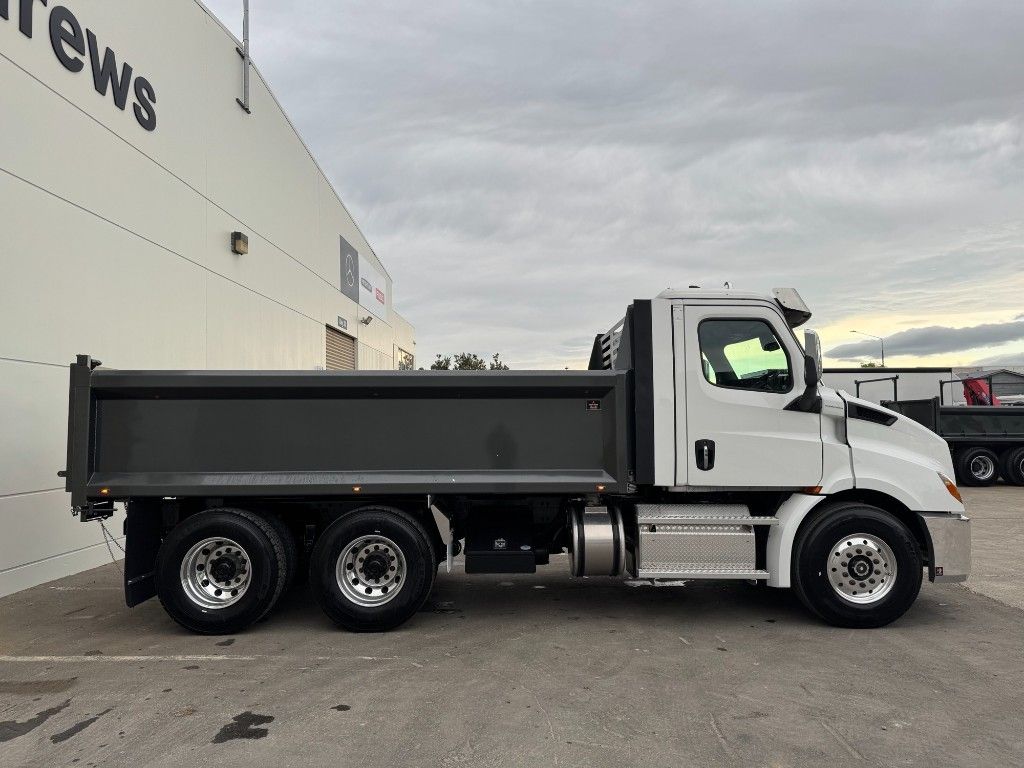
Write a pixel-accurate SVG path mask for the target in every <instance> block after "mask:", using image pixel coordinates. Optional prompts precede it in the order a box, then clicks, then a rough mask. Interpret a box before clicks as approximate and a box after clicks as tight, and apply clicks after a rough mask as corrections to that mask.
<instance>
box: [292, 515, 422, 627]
mask: <svg viewBox="0 0 1024 768" xmlns="http://www.w3.org/2000/svg"><path fill="white" fill-rule="evenodd" d="M436 571H437V565H436V558H435V557H434V552H433V548H432V547H431V545H430V539H429V537H428V536H427V533H426V531H425V530H424V529H423V526H422V525H420V523H419V522H418V521H417V520H416V519H415V518H413V517H411V516H410V515H408V514H406V513H405V512H402V511H400V510H397V509H391V508H388V507H365V508H363V509H359V510H356V511H354V512H351V513H349V514H347V515H345V516H344V517H342V518H339V519H338V520H336V521H335V522H334V523H332V524H331V525H330V527H328V528H327V530H326V531H324V533H323V535H322V536H321V537H320V539H319V540H318V541H317V543H316V546H315V547H314V548H313V556H312V558H311V562H310V566H309V584H310V587H311V588H312V591H313V597H314V598H316V601H317V603H319V604H320V607H321V608H323V610H324V613H326V614H327V615H328V617H330V618H331V620H332V621H334V622H335V623H336V624H338V625H339V626H341V627H343V628H344V629H347V630H350V631H353V632H383V631H385V630H388V629H393V628H395V627H397V626H398V625H399V624H402V623H403V622H405V621H407V620H408V619H409V618H411V617H412V616H413V615H414V614H415V613H416V611H418V610H419V609H420V607H421V606H422V605H423V602H424V601H425V600H426V599H427V595H428V594H430V589H431V587H433V585H434V575H435V573H436Z"/></svg>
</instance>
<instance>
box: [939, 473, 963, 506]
mask: <svg viewBox="0 0 1024 768" xmlns="http://www.w3.org/2000/svg"><path fill="white" fill-rule="evenodd" d="M939 477H941V478H942V482H943V484H944V485H945V486H946V490H947V491H949V495H950V496H952V497H953V498H954V499H956V500H957V501H959V502H960V503H961V504H963V503H964V500H963V497H962V496H960V489H959V488H957V487H956V483H954V482H953V481H952V480H950V479H949V478H948V477H946V476H945V475H944V474H942V473H941V472H939Z"/></svg>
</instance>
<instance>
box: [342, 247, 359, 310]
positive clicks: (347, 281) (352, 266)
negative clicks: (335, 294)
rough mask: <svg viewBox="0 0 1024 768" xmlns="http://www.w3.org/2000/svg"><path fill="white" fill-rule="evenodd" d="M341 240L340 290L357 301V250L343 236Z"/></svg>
mask: <svg viewBox="0 0 1024 768" xmlns="http://www.w3.org/2000/svg"><path fill="white" fill-rule="evenodd" d="M338 239H339V240H341V292H342V293H343V294H345V295H346V296H348V297H349V298H350V299H352V301H354V302H356V303H357V304H358V303H359V251H357V250H356V249H355V248H353V247H352V244H351V243H349V241H348V240H346V239H345V238H344V237H341V236H340V235H339V236H338Z"/></svg>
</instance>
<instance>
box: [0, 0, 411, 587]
mask: <svg viewBox="0 0 1024 768" xmlns="http://www.w3.org/2000/svg"><path fill="white" fill-rule="evenodd" d="M240 45H241V43H240V41H238V40H237V39H236V38H235V37H234V36H233V35H232V34H230V33H229V32H228V31H227V30H226V29H225V28H224V27H223V25H222V24H221V23H220V22H219V21H218V20H217V19H216V18H215V17H214V16H213V15H212V14H211V13H210V12H209V11H208V10H207V9H206V8H205V7H204V6H203V5H202V4H201V3H199V2H196V0H132V2H120V3H112V2H111V3H107V2H104V3H97V2H86V0H63V3H62V4H58V3H56V2H50V3H48V4H44V3H43V2H7V0H0V82H2V83H3V99H2V100H0V259H2V267H3V271H2V275H3V277H2V278H0V328H2V329H3V330H2V331H0V426H2V434H3V440H2V443H0V521H2V527H0V530H2V531H3V534H2V535H0V595H4V594H8V593H11V592H14V591H17V590H20V589H24V588H26V587H29V586H32V585H34V584H38V583H41V582H44V581H48V580H51V579H54V578H57V577H60V576H64V575H67V574H70V573H74V572H77V571H80V570H83V569H86V568H91V567H94V566H96V565H99V564H101V563H103V562H104V561H106V560H108V559H109V555H108V552H107V548H106V547H105V546H104V543H103V540H102V537H101V532H100V529H99V526H97V525H91V524H90V525H81V524H79V523H77V522H76V521H74V520H73V519H72V518H71V513H70V509H69V502H68V497H67V495H66V494H65V492H64V490H63V481H62V480H60V479H58V477H57V471H58V470H59V469H61V468H63V466H64V464H65V436H66V428H67V389H68V371H67V364H68V363H69V362H71V361H72V360H73V359H74V357H75V355H76V354H78V353H86V354H90V355H92V356H93V357H94V358H98V359H100V360H102V361H103V363H104V364H105V365H106V366H108V367H113V368H122V369H132V368H167V369H307V370H308V369H318V368H346V367H347V368H351V367H358V368H367V369H389V368H399V367H406V366H411V365H412V362H413V353H414V351H415V342H414V340H413V330H412V327H411V326H410V325H409V324H408V323H407V322H406V321H405V320H404V319H403V318H402V317H400V316H399V315H398V314H397V313H396V312H395V311H394V308H393V307H392V285H391V279H390V277H389V276H388V273H387V270H386V269H385V268H384V266H383V265H382V264H381V262H380V261H379V260H378V259H377V256H376V255H375V254H374V252H373V249H372V248H371V247H370V245H369V243H367V241H366V239H365V238H364V237H363V235H362V233H361V232H360V230H359V228H358V226H357V225H356V223H355V222H354V221H353V219H352V217H351V216H350V215H349V213H348V211H347V210H346V209H345V206H344V205H343V203H342V202H341V200H340V199H339V197H338V195H337V193H336V192H335V191H334V189H333V188H332V186H331V184H330V182H329V181H328V180H327V178H326V177H325V176H324V173H323V172H322V171H321V169H320V168H319V166H318V165H317V163H316V161H315V160H314V159H313V157H312V156H311V155H310V153H309V150H308V148H307V147H306V146H305V144H304V143H303V141H302V139H301V138H300V137H299V135H298V134H297V133H296V131H295V129H294V127H293V126H292V124H291V123H290V122H289V120H288V117H287V116H286V115H285V114H284V112H283V111H282V109H281V106H280V105H279V104H278V102H277V100H276V99H275V98H274V96H273V94H272V93H271V92H270V90H269V89H268V87H267V85H266V83H265V82H264V81H263V79H262V77H261V76H260V74H259V72H258V71H257V70H256V69H255V68H252V69H251V70H250V83H251V84H250V93H249V99H248V107H249V111H246V109H245V108H244V106H245V105H244V104H240V103H239V102H238V101H237V100H238V99H242V100H243V101H244V96H243V89H242V74H243V68H244V66H245V64H244V60H243V58H242V57H241V56H240V54H239V52H238V50H237V49H238V48H239V46H240ZM233 233H239V234H240V235H242V236H243V237H237V238H236V237H233ZM243 240H247V247H246V246H245V245H244V244H243V242H242V241H243ZM236 251H240V252H236ZM108 525H109V527H110V529H111V530H112V531H114V532H115V534H116V535H118V536H119V535H120V519H119V518H115V519H114V520H112V521H109V523H108Z"/></svg>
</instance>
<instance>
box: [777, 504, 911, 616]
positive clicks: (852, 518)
mask: <svg viewBox="0 0 1024 768" xmlns="http://www.w3.org/2000/svg"><path fill="white" fill-rule="evenodd" d="M856 534H862V535H863V536H865V537H869V538H868V539H862V541H873V542H879V541H880V542H882V543H883V544H884V545H885V546H887V547H888V548H889V550H890V551H891V553H892V554H893V555H894V558H895V566H896V567H895V578H894V580H893V581H891V582H890V584H889V585H888V586H885V587H884V590H885V591H884V594H883V596H882V597H881V598H878V597H875V598H873V599H874V601H873V602H859V603H858V602H853V601H854V600H856V599H857V598H856V597H855V595H857V592H859V598H860V600H870V599H872V598H869V597H868V596H867V594H865V593H864V591H862V590H863V589H868V590H870V592H873V591H874V590H875V589H882V588H883V587H882V584H881V583H880V582H879V581H877V580H879V579H880V580H881V581H884V579H882V578H881V577H882V573H881V570H882V568H883V567H885V568H888V569H891V564H889V563H886V562H884V560H885V559H887V558H886V557H885V556H884V555H883V556H882V558H881V559H882V560H883V562H878V561H879V558H878V557H875V563H876V564H875V565H872V564H871V562H870V559H871V557H872V556H873V555H875V554H876V553H875V551H874V550H872V549H870V548H868V547H864V551H865V552H866V553H868V554H867V556H866V557H865V556H862V555H860V554H853V553H860V552H861V549H859V548H857V547H858V546H859V545H860V543H861V542H859V541H857V540H856V539H855V538H854V537H855V535H856ZM845 537H850V539H849V540H848V541H847V542H843V539H844V538H845ZM844 544H849V545H850V547H849V548H846V547H843V548H841V549H836V550H833V547H837V545H838V546H842V545H844ZM847 551H849V552H850V553H851V555H852V556H851V558H850V559H849V560H846V563H847V564H850V563H854V558H856V560H857V561H858V562H857V563H856V565H857V566H859V567H860V566H863V567H867V568H873V569H875V570H873V571H869V572H867V573H866V574H862V575H860V576H858V577H857V578H858V579H864V581H863V582H857V583H855V584H851V582H850V581H849V580H848V579H842V576H843V575H844V574H843V573H835V574H833V573H832V572H831V566H832V563H833V562H835V563H836V565H837V566H838V568H839V569H840V570H841V569H842V567H843V565H842V564H841V563H842V558H841V557H840V555H842V556H843V557H844V556H845V553H846V552H847ZM833 554H835V555H836V556H837V557H839V559H838V560H837V561H833V560H832V556H833ZM865 560H868V561H869V562H867V563H865ZM792 568H793V571H792V575H793V588H794V589H795V591H796V593H797V596H798V597H799V598H800V601H801V602H802V603H803V604H804V605H805V606H806V607H807V608H808V610H810V611H811V612H812V613H814V614H815V615H816V616H818V617H820V618H821V619H823V620H824V621H826V622H828V623H829V624H833V625H835V626H837V627H853V628H868V627H882V626H885V625H886V624H889V623H890V622H893V621H895V620H896V619H898V618H899V617H900V616H902V615H903V614H904V613H906V612H907V609H909V608H910V606H911V605H913V603H914V600H916V599H917V595H918V592H920V591H921V580H922V575H923V564H922V558H921V550H920V547H919V546H918V544H917V541H916V540H915V539H914V535H913V534H912V533H911V532H910V530H909V529H908V528H907V526H906V525H904V524H903V523H902V522H901V521H900V520H898V519H896V518H895V517H893V516H892V515H890V514H888V513H887V512H884V511H883V510H881V509H878V508H877V507H872V506H869V505H867V504H861V503H857V502H851V503H841V504H837V505H835V506H831V507H829V508H827V509H825V510H822V511H821V512H819V513H818V514H817V515H816V516H815V517H814V518H813V519H812V520H811V521H810V522H809V523H808V524H807V525H806V526H805V527H804V528H802V529H801V531H800V532H799V533H798V534H797V538H796V541H795V542H794V546H793V565H792ZM890 572H891V570H890ZM845 575H846V576H847V577H849V576H854V575H855V574H854V573H853V572H852V568H851V569H850V572H849V573H846V574H845ZM869 576H870V577H874V578H875V579H876V581H875V582H871V581H870V580H869ZM833 579H836V581H842V584H843V586H842V587H838V585H837V586H833ZM861 584H863V585H864V586H863V587H861ZM847 585H849V589H848V588H847ZM872 585H874V587H872ZM858 587H861V588H860V589H858ZM837 588H838V589H843V590H846V594H847V596H846V597H842V596H840V594H839V592H838V591H837ZM851 590H855V591H854V594H853V595H850V594H849V592H850V591H851Z"/></svg>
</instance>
